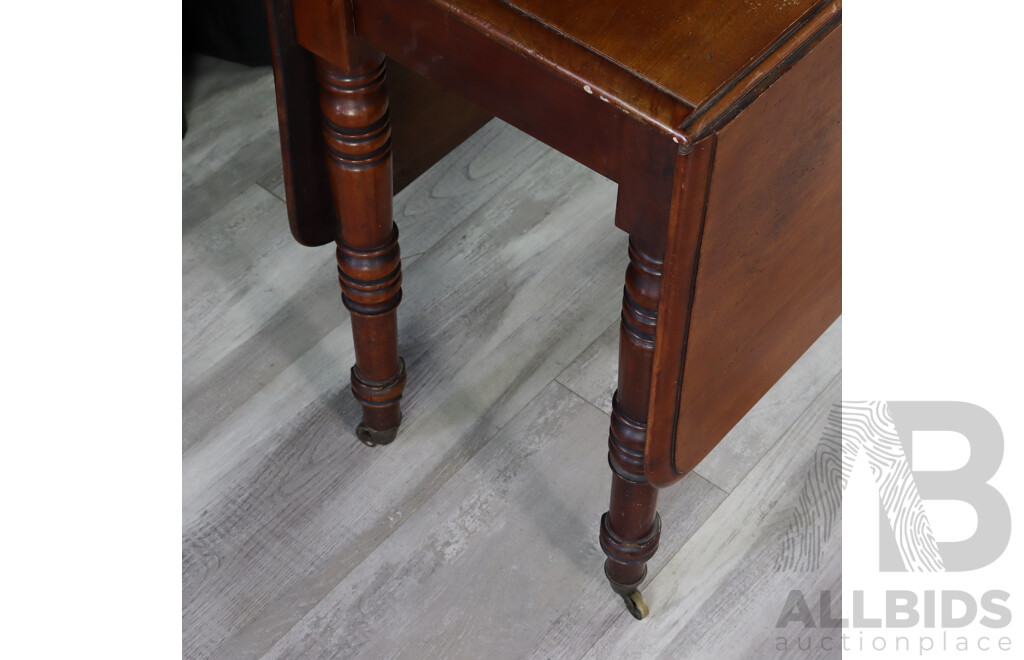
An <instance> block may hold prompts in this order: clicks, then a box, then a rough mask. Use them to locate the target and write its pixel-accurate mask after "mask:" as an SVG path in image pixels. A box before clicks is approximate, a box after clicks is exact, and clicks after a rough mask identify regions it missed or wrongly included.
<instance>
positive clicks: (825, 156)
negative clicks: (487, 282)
mask: <svg viewBox="0 0 1024 660" xmlns="http://www.w3.org/2000/svg"><path fill="white" fill-rule="evenodd" d="M267 3H268V11H269V15H270V18H271V33H272V41H273V45H274V71H275V80H276V83H277V95H278V111H279V116H280V126H281V144H282V150H283V154H284V171H285V184H286V190H287V200H288V212H289V220H290V223H291V230H292V233H293V235H294V236H295V238H296V239H297V240H298V241H299V242H301V243H303V244H306V245H322V244H324V243H328V242H332V241H334V242H336V243H337V256H338V275H339V279H340V282H341V290H342V300H343V302H344V305H345V307H346V308H348V310H349V312H350V313H351V317H352V331H353V338H354V343H355V353H356V364H355V366H354V367H352V373H351V378H352V392H353V393H354V395H355V397H356V399H357V400H358V401H359V402H360V403H361V404H362V409H363V422H362V423H361V424H360V425H359V427H358V429H357V435H358V436H359V438H360V439H361V440H362V441H363V442H365V443H366V444H368V445H383V444H387V443H389V442H391V441H392V440H393V439H394V438H395V435H396V433H397V431H398V426H399V424H400V422H401V419H402V415H401V412H400V409H399V400H400V399H401V397H402V390H403V388H404V386H405V380H406V373H405V365H404V363H403V362H402V359H401V358H400V357H399V356H398V348H397V325H396V310H397V307H398V304H399V302H400V300H401V298H402V288H401V283H402V275H401V264H400V257H399V247H398V229H397V227H395V226H394V225H393V223H392V218H391V204H392V179H391V167H392V163H391V144H390V133H391V129H390V124H389V119H388V95H387V88H386V83H385V71H384V61H385V60H384V58H385V53H386V54H387V55H388V56H390V57H392V58H394V59H395V60H396V61H398V62H401V63H403V64H404V65H405V66H408V67H409V68H411V69H413V70H414V71H416V72H418V73H420V74H422V75H424V76H425V77H427V78H429V79H431V80H433V81H435V82H436V83H438V84H440V85H442V86H443V87H445V88H448V89H450V90H453V91H455V92H456V93H458V94H461V95H463V96H464V97H466V98H467V99H469V100H470V101H472V102H474V103H476V104H477V105H479V106H480V107H482V108H483V109H485V110H487V111H488V112H491V113H493V114H494V115H496V116H498V117H500V118H502V119H503V120H505V121H507V122H509V123H510V124H512V125H514V126H516V127H517V128H519V129H521V130H523V131H525V132H526V133H529V134H530V135H532V136H534V137H535V138H537V139H539V140H541V141H543V142H545V143H547V144H548V145H550V146H552V147H554V148H555V149H557V150H559V151H561V152H562V153H564V154H567V155H568V156H570V157H572V158H574V159H576V160H577V161H579V162H580V163H582V164H584V165H586V166H588V167H590V168H592V169H594V170H596V171H597V172H599V173H600V174H602V175H604V176H606V177H608V178H610V179H612V180H614V181H616V182H617V183H618V185H619V188H618V198H617V203H616V209H615V225H616V226H617V227H618V228H619V229H621V230H623V231H625V232H627V233H628V234H629V266H628V267H627V269H626V276H625V288H624V293H623V302H622V323H621V332H620V342H619V376H618V390H617V392H616V394H615V397H614V401H613V410H612V417H611V431H610V437H609V443H608V446H609V452H608V462H609V464H610V466H611V469H612V488H611V505H610V507H609V511H608V513H606V514H605V515H604V516H603V517H602V519H601V523H600V535H599V537H600V543H601V547H602V548H603V550H604V552H605V554H606V555H607V560H606V562H605V574H606V576H607V577H608V580H609V581H610V583H611V586H612V588H613V589H614V590H615V591H616V592H617V593H618V594H620V595H621V596H623V598H624V600H625V602H626V605H627V607H628V608H629V610H630V612H632V613H633V615H634V616H636V617H637V618H642V617H643V616H645V615H646V613H647V606H646V604H645V603H644V601H643V597H642V596H641V595H640V592H639V591H638V588H639V586H640V585H641V583H642V582H643V580H644V578H645V577H646V574H647V566H646V564H647V561H648V560H650V558H651V557H652V556H653V555H654V553H655V551H656V550H657V547H658V539H659V536H660V532H661V520H660V518H659V517H658V514H657V512H656V500H657V493H658V490H657V489H658V488H663V487H666V486H669V485H671V484H672V483H674V482H676V481H678V480H679V479H680V478H681V477H682V476H683V475H685V474H686V473H687V472H688V471H690V470H691V469H693V467H694V466H695V465H696V464H697V463H698V462H699V461H700V460H701V459H702V458H703V457H704V456H705V455H706V454H707V453H708V452H709V451H710V450H711V449H712V448H713V447H714V446H715V445H716V444H717V443H718V442H719V441H720V440H721V439H722V438H723V437H724V436H725V435H726V433H728V431H729V430H730V429H731V428H732V427H733V426H734V425H735V424H736V422H738V421H739V420H740V419H741V418H742V417H743V415H744V414H746V412H747V411H748V410H749V409H750V408H751V407H752V406H753V405H754V404H755V403H756V402H757V401H758V399H760V397H761V396H762V395H763V394H764V393H765V392H767V390H768V389H769V388H770V387H771V386H772V385H773V384H774V383H775V381H776V380H777V379H778V378H779V377H780V376H781V375H782V374H783V373H785V371H786V370H787V369H788V368H789V367H790V366H791V365H792V364H793V363H794V362H795V361H796V360H797V358H799V356H800V355H801V354H802V353H803V352H804V351H805V350H806V349H807V348H808V347H809V346H810V345H811V343H812V342H813V341H814V340H815V339H816V338H817V337H818V336H819V335H820V334H821V333H822V332H823V331H824V330H825V328H827V327H828V326H829V324H830V323H831V322H832V321H833V320H835V319H836V318H837V317H838V316H839V313H840V308H841V291H840V278H841V217H840V213H841V208H840V206H841V205H840V193H841V188H840V160H841V158H840V155H841V153H840V149H841V140H840V136H841V108H840V105H841V78H840V74H841V25H840V22H841V18H840V17H841V0H827V1H825V2H822V1H821V0H787V1H786V2H774V1H769V0H560V1H557V2H556V1H553V0H344V1H342V0H267ZM317 90H319V91H317ZM609 229H610V228H609ZM413 377H415V374H413Z"/></svg>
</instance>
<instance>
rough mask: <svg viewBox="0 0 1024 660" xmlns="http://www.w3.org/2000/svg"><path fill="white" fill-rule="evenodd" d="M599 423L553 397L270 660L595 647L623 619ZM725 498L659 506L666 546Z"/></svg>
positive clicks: (694, 489)
mask: <svg viewBox="0 0 1024 660" xmlns="http://www.w3.org/2000/svg"><path fill="white" fill-rule="evenodd" d="M608 422H609V420H608V416H607V415H605V414H603V413H602V412H600V411H598V410H597V409H595V408H594V407H593V406H590V405H588V404H587V403H586V402H584V401H583V400H582V399H580V398H579V397H577V396H576V395H575V394H573V393H572V392H570V391H569V390H567V389H566V388H565V387H563V386H562V385H560V384H558V383H551V384H550V385H548V386H547V387H546V388H545V389H544V390H543V391H542V392H541V393H540V394H539V395H538V396H537V397H536V398H535V399H534V400H533V401H532V402H531V403H530V404H529V405H528V406H527V407H526V408H525V409H523V411H521V412H520V413H519V414H518V415H516V417H515V418H514V419H513V420H512V421H511V422H510V423H509V424H508V425H507V426H505V427H504V429H502V431H501V432H500V433H499V434H498V435H497V436H496V437H495V438H494V439H493V440H491V441H490V442H488V443H487V445H486V446H484V447H483V448H482V449H481V450H480V451H479V452H478V453H477V454H476V455H474V456H473V457H472V458H471V459H470V460H469V461H467V463H466V464H465V465H464V466H463V467H462V469H460V470H459V471H458V472H457V473H455V474H454V475H452V477H451V478H450V479H449V480H448V481H447V483H446V484H445V485H444V486H443V487H442V488H441V489H440V490H439V491H438V492H437V493H436V494H435V495H434V496H433V497H432V498H431V499H430V501H429V502H427V503H425V504H424V505H423V506H421V507H420V508H419V509H418V510H417V511H416V512H415V513H414V514H413V515H412V516H410V518H409V519H408V520H407V521H406V522H405V524H403V525H402V526H401V527H400V528H399V529H398V530H396V532H395V533H394V534H392V535H391V536H390V537H389V538H388V539H387V540H386V541H384V542H383V543H382V544H381V545H380V547H378V548H377V549H376V550H374V552H373V553H371V554H370V555H369V556H368V557H367V558H366V559H365V560H364V561H363V562H362V563H361V564H360V565H359V566H358V567H357V568H356V569H355V570H353V571H352V572H351V573H350V574H349V575H348V576H347V577H346V578H345V579H344V580H343V581H342V582H341V583H340V584H339V585H338V586H337V587H335V588H334V589H333V590H332V591H331V592H330V594H328V595H327V596H326V597H325V598H324V599H323V600H322V601H320V603H319V604H317V606H316V607H315V608H314V609H313V610H312V611H311V612H310V613H309V614H307V615H306V616H305V617H303V619H302V620H301V621H299V623H298V624H296V626H295V627H294V628H292V629H291V630H290V631H288V633H287V634H286V635H285V636H284V637H283V638H282V639H281V640H280V641H279V642H278V643H277V644H276V645H275V646H274V648H273V649H272V650H271V652H270V653H268V654H267V656H266V657H267V658H329V657H344V658H410V659H419V658H484V657H503V658H519V657H525V656H526V655H527V654H529V653H530V652H531V651H540V652H541V653H542V654H543V653H551V655H552V657H562V656H561V654H560V653H558V652H557V649H537V644H538V642H539V641H540V640H541V639H542V638H543V637H544V636H545V633H546V632H548V631H549V630H551V629H552V628H556V629H557V630H558V631H559V632H560V633H561V634H560V635H552V636H551V639H552V640H553V641H555V642H561V641H562V640H563V639H564V638H566V637H567V638H570V639H573V638H582V639H587V638H588V637H589V638H591V639H593V638H594V636H595V635H596V634H599V633H600V631H601V630H602V629H603V627H605V626H607V625H610V624H611V622H612V621H613V620H614V619H615V618H616V617H617V616H618V614H619V613H620V612H621V609H622V605H621V601H620V600H619V599H618V598H616V597H615V595H614V594H613V593H611V590H610V589H608V587H607V583H606V581H605V578H604V576H603V575H602V573H601V570H600V567H601V565H602V563H603V559H604V555H603V554H602V552H601V549H600V547H599V546H598V544H597V521H598V520H599V519H600V516H601V514H602V513H603V512H604V511H605V509H606V508H607V502H606V499H607V490H608V484H609V482H610V471H609V470H608V468H607V460H606V447H605V443H604V442H603V441H602V440H603V439H604V437H605V436H606V435H607V432H608ZM567 465H572V466H573V467H572V469H571V470H566V469H565V468H566V466H567ZM724 497H725V494H724V493H722V492H721V491H720V490H718V489H717V488H714V487H713V486H712V485H711V484H709V483H708V482H707V481H705V480H704V479H701V478H700V477H694V478H692V479H687V480H685V483H684V484H683V485H681V487H680V488H678V489H677V490H676V491H675V492H673V493H672V494H671V496H670V497H669V498H667V499H666V500H665V502H664V503H663V504H664V505H663V512H664V513H666V514H668V515H669V516H670V518H671V520H672V521H673V526H672V528H671V529H670V530H667V531H668V533H667V534H666V535H665V537H664V539H663V544H664V545H667V546H668V547H669V548H670V549H671V548H673V547H679V546H680V545H682V542H683V541H684V539H685V538H686V537H687V536H689V535H690V534H692V533H693V532H694V531H695V530H696V529H697V528H698V527H699V526H700V523H701V522H702V521H703V520H704V519H705V518H707V516H708V515H710V514H711V512H712V511H714V509H715V507H716V506H717V505H718V504H719V503H720V502H721V501H722V499H724ZM668 554H669V556H671V553H668ZM574 612H575V613H576V614H584V613H585V616H573V613H574ZM553 651H554V652H553ZM552 652H553V653H552Z"/></svg>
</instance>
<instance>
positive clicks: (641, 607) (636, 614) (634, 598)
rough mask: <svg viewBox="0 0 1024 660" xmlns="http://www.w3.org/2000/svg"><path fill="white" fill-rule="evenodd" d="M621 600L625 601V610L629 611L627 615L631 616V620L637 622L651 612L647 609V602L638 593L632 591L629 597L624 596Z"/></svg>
mask: <svg viewBox="0 0 1024 660" xmlns="http://www.w3.org/2000/svg"><path fill="white" fill-rule="evenodd" d="M622 600H624V601H626V609H627V610H629V613H630V614H632V615H633V618H634V619H637V620H638V621H639V620H641V619H643V618H644V617H646V616H647V615H648V614H650V613H651V611H650V610H649V609H647V601H646V600H644V596H643V594H641V593H640V592H639V591H634V592H633V593H631V594H629V595H624V596H623V597H622Z"/></svg>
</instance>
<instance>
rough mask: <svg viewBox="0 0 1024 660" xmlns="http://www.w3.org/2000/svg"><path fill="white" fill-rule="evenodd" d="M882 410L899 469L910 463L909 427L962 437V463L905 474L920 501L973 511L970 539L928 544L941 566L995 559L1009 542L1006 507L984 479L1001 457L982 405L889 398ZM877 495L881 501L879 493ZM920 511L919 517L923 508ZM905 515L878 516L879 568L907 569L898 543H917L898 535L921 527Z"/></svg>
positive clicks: (999, 437)
mask: <svg viewBox="0 0 1024 660" xmlns="http://www.w3.org/2000/svg"><path fill="white" fill-rule="evenodd" d="M888 408H889V414H890V415H891V418H892V422H893V425H894V426H895V429H896V432H897V434H898V435H899V441H900V444H901V445H902V448H903V453H904V454H905V456H906V463H905V464H904V469H907V468H909V467H910V466H913V464H914V463H913V454H912V452H913V443H912V442H911V439H912V437H913V433H914V432H915V431H952V432H955V433H959V434H960V435H962V436H963V437H964V438H966V440H967V442H968V443H969V445H970V458H969V459H968V460H967V463H966V464H965V465H964V466H963V467H961V468H959V469H957V470H949V471H944V472H937V471H918V470H914V471H912V473H911V472H910V471H909V470H908V471H907V472H906V474H908V476H910V477H911V479H912V482H913V483H916V486H917V493H918V495H919V496H920V499H921V500H957V501H960V502H966V503H967V504H968V505H970V506H971V507H972V508H973V509H974V511H975V513H976V514H977V517H978V528H977V530H975V532H974V535H973V536H971V537H970V538H968V539H964V540H963V541H956V542H942V541H935V542H934V545H935V546H937V550H938V555H939V556H940V557H941V562H942V565H943V566H944V568H945V570H946V571H971V570H975V569H978V568H982V567H984V566H988V565H989V564H991V563H992V562H993V561H995V560H996V559H998V558H999V556H1000V555H1001V554H1002V553H1003V551H1004V550H1005V549H1006V546H1007V544H1008V543H1009V541H1010V509H1009V507H1008V506H1007V504H1006V500H1005V499H1004V498H1003V496H1002V495H1001V494H1000V493H999V491H997V490H996V489H995V488H993V487H992V486H991V485H989V483H988V480H989V479H991V478H992V476H993V475H994V474H995V473H996V470H997V469H999V464H1000V462H1001V461H1002V459H1003V432H1002V429H1000V428H999V423H998V422H997V421H996V419H995V418H994V417H993V416H992V415H991V414H990V413H989V412H988V411H986V410H985V409H983V408H981V407H979V406H976V405H973V404H970V403H963V402H959V401H890V402H889V405H888ZM911 475H912V476H911ZM882 497H883V499H884V497H885V494H884V493H883V494H882ZM884 507H885V503H884V502H883V508H884ZM921 514H922V516H923V511H922V512H921ZM909 518H910V516H900V515H896V516H895V519H894V516H893V515H892V512H891V511H890V513H889V516H888V517H887V516H883V517H882V521H881V529H880V541H881V542H880V546H881V547H880V556H879V560H880V568H881V570H883V571H905V570H907V568H906V563H905V562H904V561H903V556H902V555H904V554H905V551H904V552H903V553H901V547H903V546H905V545H906V544H907V543H911V544H913V543H917V542H918V541H919V539H916V538H903V539H901V538H898V537H899V536H900V535H911V536H913V535H918V534H920V533H921V525H919V524H915V523H914V521H913V520H910V519H909ZM925 522H926V521H925ZM928 528H929V529H930V525H928Z"/></svg>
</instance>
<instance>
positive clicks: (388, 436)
mask: <svg viewBox="0 0 1024 660" xmlns="http://www.w3.org/2000/svg"><path fill="white" fill-rule="evenodd" d="M396 435H398V427H397V426H396V427H395V428H393V429H385V430H383V431H377V430H374V429H371V428H370V427H369V426H367V425H366V424H363V423H360V424H359V426H357V427H356V437H357V438H359V441H360V442H362V443H363V444H364V445H366V446H367V447H377V446H379V445H387V444H391V441H392V440H394V439H395V436H396Z"/></svg>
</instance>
